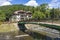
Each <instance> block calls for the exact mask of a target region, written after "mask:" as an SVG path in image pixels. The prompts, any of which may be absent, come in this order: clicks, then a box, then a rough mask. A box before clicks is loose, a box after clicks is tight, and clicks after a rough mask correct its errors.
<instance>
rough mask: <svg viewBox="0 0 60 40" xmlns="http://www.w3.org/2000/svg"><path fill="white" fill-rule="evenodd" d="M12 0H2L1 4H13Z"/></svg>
mask: <svg viewBox="0 0 60 40" xmlns="http://www.w3.org/2000/svg"><path fill="white" fill-rule="evenodd" d="M11 1H12V0H0V6H5V5H12V3H11Z"/></svg>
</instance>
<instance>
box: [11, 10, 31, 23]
mask: <svg viewBox="0 0 60 40" xmlns="http://www.w3.org/2000/svg"><path fill="white" fill-rule="evenodd" d="M31 18H32V13H31V12H30V11H23V10H19V11H15V12H14V14H13V15H12V17H11V21H13V22H14V21H22V20H27V19H31Z"/></svg>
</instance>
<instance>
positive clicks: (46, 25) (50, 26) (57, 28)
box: [19, 22, 60, 31]
mask: <svg viewBox="0 0 60 40" xmlns="http://www.w3.org/2000/svg"><path fill="white" fill-rule="evenodd" d="M19 24H38V23H30V22H19ZM38 25H41V26H44V27H48V28H52V29H56V30H59V31H60V26H57V25H50V24H42V23H39V24H38Z"/></svg>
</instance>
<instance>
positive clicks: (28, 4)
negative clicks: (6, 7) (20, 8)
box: [25, 0, 38, 6]
mask: <svg viewBox="0 0 60 40" xmlns="http://www.w3.org/2000/svg"><path fill="white" fill-rule="evenodd" d="M25 5H27V6H38V3H37V2H36V1H35V0H30V1H29V2H27V3H26V4H25Z"/></svg>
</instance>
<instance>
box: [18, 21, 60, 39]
mask: <svg viewBox="0 0 60 40" xmlns="http://www.w3.org/2000/svg"><path fill="white" fill-rule="evenodd" d="M25 24H33V25H37V23H32V22H19V23H18V26H19V28H20V30H21V31H23V32H25V31H26V30H28V31H31V32H33V34H34V33H39V34H41V35H44V36H46V39H48V38H50V39H52V38H54V39H56V38H58V39H60V36H59V35H60V34H59V31H58V30H55V29H51V28H46V27H44V28H42V27H41V26H40V27H38V26H36V27H35V28H34V27H31V28H29V27H28V26H25ZM30 26H31V25H30ZM38 28H40V29H38ZM41 28H42V29H41ZM46 29H47V30H46ZM48 30H49V31H48ZM52 31H55V32H52ZM56 31H58V32H57V33H56ZM44 33H45V34H44Z"/></svg>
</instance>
